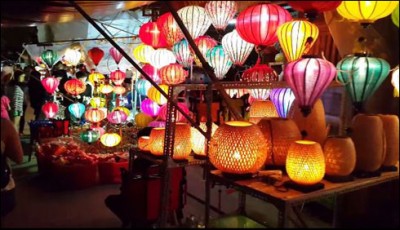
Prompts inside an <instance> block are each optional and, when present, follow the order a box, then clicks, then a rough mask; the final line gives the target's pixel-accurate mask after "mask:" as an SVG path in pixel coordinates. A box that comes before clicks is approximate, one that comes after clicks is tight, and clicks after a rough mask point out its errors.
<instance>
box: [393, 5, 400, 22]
mask: <svg viewBox="0 0 400 230" xmlns="http://www.w3.org/2000/svg"><path fill="white" fill-rule="evenodd" d="M392 21H393V24H395V25H396V26H397V27H399V5H397V7H396V9H394V10H393V12H392Z"/></svg>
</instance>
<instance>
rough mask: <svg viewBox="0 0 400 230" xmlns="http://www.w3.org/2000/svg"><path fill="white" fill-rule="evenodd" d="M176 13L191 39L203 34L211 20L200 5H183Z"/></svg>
mask: <svg viewBox="0 0 400 230" xmlns="http://www.w3.org/2000/svg"><path fill="white" fill-rule="evenodd" d="M177 13H178V15H179V17H180V18H181V19H182V22H183V24H184V25H185V27H186V28H187V30H188V32H189V34H190V36H192V38H193V39H195V38H197V37H198V36H201V35H204V34H205V33H206V32H207V30H208V28H209V27H210V26H211V20H210V18H209V16H208V15H207V13H206V11H205V9H204V8H203V7H201V6H185V7H183V8H181V9H179V10H178V12H177Z"/></svg>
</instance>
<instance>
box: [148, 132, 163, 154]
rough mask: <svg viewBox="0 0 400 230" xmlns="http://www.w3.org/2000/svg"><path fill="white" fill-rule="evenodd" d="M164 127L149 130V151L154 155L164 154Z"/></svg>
mask: <svg viewBox="0 0 400 230" xmlns="http://www.w3.org/2000/svg"><path fill="white" fill-rule="evenodd" d="M164 136H165V128H153V129H152V130H151V132H150V152H151V154H153V155H156V156H162V155H163V154H164Z"/></svg>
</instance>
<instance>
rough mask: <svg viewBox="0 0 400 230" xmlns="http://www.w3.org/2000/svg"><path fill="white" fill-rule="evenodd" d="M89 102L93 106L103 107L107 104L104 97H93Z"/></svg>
mask: <svg viewBox="0 0 400 230" xmlns="http://www.w3.org/2000/svg"><path fill="white" fill-rule="evenodd" d="M89 103H90V106H92V108H101V107H104V106H105V105H106V99H105V98H102V97H92V98H90V101H89Z"/></svg>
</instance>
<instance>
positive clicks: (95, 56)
mask: <svg viewBox="0 0 400 230" xmlns="http://www.w3.org/2000/svg"><path fill="white" fill-rule="evenodd" d="M88 56H89V57H90V59H92V61H93V63H94V65H95V66H97V65H98V64H99V63H100V61H101V59H102V58H103V57H104V51H103V50H102V49H100V48H99V47H93V48H91V49H90V50H89V51H88Z"/></svg>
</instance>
